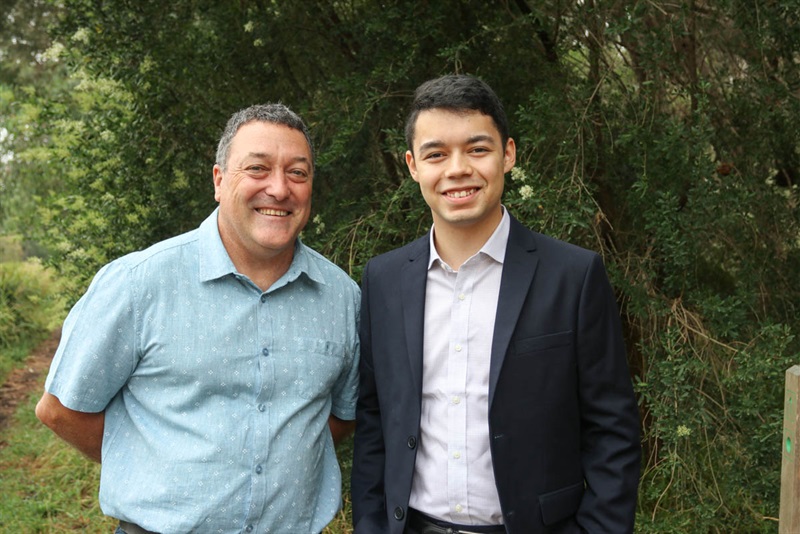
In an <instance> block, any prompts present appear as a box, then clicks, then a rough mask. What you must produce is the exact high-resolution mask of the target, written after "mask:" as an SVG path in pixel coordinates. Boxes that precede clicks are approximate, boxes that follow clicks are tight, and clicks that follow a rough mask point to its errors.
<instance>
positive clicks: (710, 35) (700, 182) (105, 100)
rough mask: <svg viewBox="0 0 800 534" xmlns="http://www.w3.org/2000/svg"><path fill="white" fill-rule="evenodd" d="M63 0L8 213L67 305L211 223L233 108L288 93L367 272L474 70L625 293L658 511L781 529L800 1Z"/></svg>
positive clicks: (510, 202) (708, 526)
mask: <svg viewBox="0 0 800 534" xmlns="http://www.w3.org/2000/svg"><path fill="white" fill-rule="evenodd" d="M19 5H21V4H19ZM54 5H55V4H54ZM59 12H60V13H61V15H62V18H61V21H60V23H59V25H58V27H57V28H56V29H55V30H54V31H53V32H52V33H51V34H50V36H51V38H52V39H54V41H55V42H54V43H52V47H51V48H50V51H51V53H50V54H49V55H48V57H52V58H58V60H57V61H55V60H53V61H52V62H51V63H50V65H51V66H55V65H58V68H54V69H53V71H52V72H51V73H50V74H49V76H51V77H50V78H49V79H50V80H57V81H58V83H57V84H51V85H52V87H53V88H51V89H48V90H45V89H43V87H42V86H40V85H39V84H36V83H32V82H31V80H33V78H31V77H26V76H24V75H23V74H20V73H18V76H17V74H15V76H17V78H15V79H18V80H23V81H24V83H14V84H5V83H4V84H0V116H3V118H4V120H5V119H6V118H8V120H7V122H6V124H8V125H9V126H6V128H7V129H8V132H9V134H8V135H7V136H6V138H5V140H0V156H2V154H3V153H8V152H9V151H11V152H13V154H14V158H13V160H11V161H9V162H6V163H5V164H4V165H5V167H4V169H5V170H7V171H8V172H6V173H5V174H4V175H3V178H2V179H0V188H3V197H2V201H0V202H2V204H0V208H2V209H0V215H2V216H3V217H4V219H3V220H4V221H6V222H5V223H4V224H5V225H6V227H8V226H9V225H11V224H12V223H11V221H14V222H13V228H14V229H15V231H19V232H20V233H25V236H26V238H28V239H30V238H31V237H35V238H36V239H38V240H39V241H41V242H42V243H45V244H46V245H47V246H48V248H49V251H50V253H51V254H52V256H51V261H52V263H53V264H54V265H56V266H57V267H58V269H59V271H60V272H61V273H62V274H63V276H64V277H65V278H66V279H68V280H69V281H70V283H71V291H70V293H69V298H70V299H71V300H74V298H76V296H77V295H78V294H79V293H80V291H81V290H82V288H83V287H85V285H86V283H87V281H88V279H89V278H90V277H91V276H92V275H93V274H94V272H95V271H96V269H97V268H98V267H99V266H100V265H101V264H102V263H105V262H106V261H108V260H110V259H112V258H114V257H117V256H119V255H121V254H123V253H124V252H128V251H130V250H133V249H136V248H141V247H144V246H146V245H149V244H150V243H152V242H154V241H157V240H159V239H162V238H164V237H167V236H170V235H174V234H177V233H179V232H181V231H184V230H186V229H189V228H192V227H194V226H196V225H197V223H198V222H199V221H200V220H201V219H202V218H203V217H205V215H207V213H208V212H209V211H210V210H211V209H212V207H213V198H212V185H211V165H212V164H213V157H214V150H215V143H216V141H217V137H218V135H219V133H220V131H221V129H222V127H223V125H224V123H225V121H226V120H227V118H228V116H229V115H230V114H231V113H232V112H233V111H235V110H236V109H239V108H241V107H244V106H246V105H249V104H252V103H255V102H263V101H275V100H282V101H283V102H285V103H287V104H289V105H290V106H291V107H292V108H293V109H295V110H296V111H298V112H299V113H300V114H301V115H302V116H303V117H304V118H306V120H307V121H308V122H309V124H310V126H311V129H312V131H313V133H314V136H315V142H316V146H317V149H318V161H317V168H316V175H315V183H314V190H315V197H314V216H313V220H312V222H311V223H310V224H309V226H308V227H307V228H306V230H305V231H304V234H303V239H304V240H305V241H306V242H307V243H308V244H310V245H312V246H314V247H315V248H317V249H318V250H320V251H321V252H323V253H325V254H326V255H328V256H329V257H331V258H332V259H333V260H334V261H336V262H337V263H338V264H340V265H341V266H343V267H344V268H345V269H347V270H348V271H349V272H350V273H351V274H352V275H353V276H354V277H355V278H356V279H358V278H359V277H360V273H361V270H362V269H363V266H364V263H365V262H366V261H367V259H368V258H370V257H371V256H373V255H375V254H378V253H381V252H384V251H386V250H389V249H391V248H393V247H396V246H399V245H401V244H403V243H406V242H408V241H410V240H412V239H414V238H416V237H418V236H420V235H422V234H423V233H424V232H425V230H426V229H427V228H428V227H429V225H430V216H429V215H428V210H427V208H426V206H425V204H424V202H423V201H422V198H421V196H420V195H419V192H418V191H417V186H416V184H415V183H414V182H412V181H411V180H409V179H408V178H407V171H406V169H405V163H404V155H403V154H404V151H405V146H404V141H403V135H402V127H403V121H404V114H405V108H406V106H407V104H408V102H409V101H410V98H411V95H412V92H413V89H414V88H415V87H416V86H417V85H418V84H419V83H420V82H422V81H424V80H426V79H429V78H431V77H433V76H436V75H438V74H442V73H446V72H469V73H472V74H477V75H479V76H481V77H482V78H484V79H485V80H486V81H488V82H489V83H490V84H491V85H492V86H493V87H495V88H496V89H497V91H498V93H499V95H500V97H501V98H502V100H503V101H504V103H505V105H506V109H507V111H508V112H509V115H510V116H511V117H512V135H513V137H514V138H515V139H516V141H517V146H518V156H517V167H518V168H517V169H515V170H514V171H513V172H512V174H511V176H510V178H509V180H508V182H507V191H506V196H505V199H504V202H505V204H506V206H507V207H508V208H509V209H510V210H511V211H512V213H514V214H515V215H516V216H517V217H519V218H520V219H521V220H522V221H523V222H525V223H527V224H529V225H530V226H532V227H534V228H535V229H538V230H540V231H542V232H545V233H548V234H551V235H554V236H556V237H561V238H563V239H566V240H568V241H571V242H574V243H577V244H580V245H583V246H585V247H589V248H592V249H595V250H597V251H599V252H600V253H601V254H602V255H603V257H604V259H605V262H606V265H607V267H608V270H609V273H610V275H611V277H612V282H613V284H614V286H615V289H616V291H617V295H618V300H619V304H620V310H621V313H622V317H623V322H624V329H625V335H626V341H627V345H628V351H629V361H630V365H631V370H632V374H633V376H634V381H635V383H636V390H637V394H638V397H639V401H640V407H641V414H642V421H643V429H644V435H643V443H644V447H645V458H644V470H643V478H642V484H641V497H640V503H639V522H638V527H637V529H638V530H639V531H640V532H730V531H744V532H758V531H771V530H774V523H773V522H771V521H769V520H767V519H765V518H770V517H771V518H774V517H776V516H777V506H778V489H779V484H778V480H777V477H778V474H779V472H780V439H781V431H780V421H781V419H782V418H781V402H782V396H781V394H780V390H781V388H782V384H783V380H782V379H781V377H782V374H783V372H784V371H785V369H786V368H788V367H789V366H790V364H792V363H796V362H797V360H798V359H800V341H799V340H798V333H799V332H800V319H798V317H800V313H798V312H799V311H800V310H798V303H799V302H800V289H799V288H798V286H797V284H796V280H798V279H800V210H799V209H798V205H799V203H800V196H799V193H798V183H800V130H798V129H797V128H796V124H795V122H796V118H797V117H798V116H800V99H798V98H797V96H796V91H797V87H800V70H798V69H797V68H796V66H797V64H796V58H797V57H798V54H800V37H798V36H800V32H798V31H797V30H798V27H797V25H798V24H800V19H798V18H797V16H796V14H797V12H798V4H797V1H796V0H780V1H774V2H763V1H757V2H750V1H744V0H724V1H721V2H715V3H709V2H694V1H689V0H686V1H681V2H663V1H659V0H656V1H653V2H627V3H626V2H605V3H601V2H597V1H595V0H587V1H584V2H571V3H570V2H567V3H565V2H560V1H555V0H552V1H547V2H532V1H530V0H528V1H526V0H521V1H516V2H507V3H496V4H495V3H486V2H477V1H455V0H444V1H442V2H428V3H425V4H424V5H416V4H414V5H411V4H409V3H407V2H401V1H398V0H394V1H387V2H382V3H379V4H378V3H372V2H364V1H362V0H347V1H342V2H288V1H283V0H275V1H271V2H251V1H246V2H238V3H233V4H227V3H219V2H211V1H209V0H200V1H196V0H193V1H192V2H188V1H182V0H179V1H176V2H169V3H163V2H156V1H155V0H146V1H142V2H137V3H135V4H131V3H129V2H116V1H108V0H105V1H102V2H101V1H99V0H67V1H66V2H63V10H59ZM3 46H6V47H7V45H3V43H2V42H0V49H2V47H3ZM40 46H44V45H40ZM46 46H48V47H50V46H51V43H50V42H49V41H47V43H46ZM67 67H68V68H69V77H67V75H66V68H67ZM9 72H10V71H9ZM59 76H60V77H59ZM54 88H61V89H58V90H56V89H54ZM67 88H73V89H74V90H72V91H68V90H66V89H67ZM8 177H11V178H8ZM35 178H40V179H39V180H37V179H35ZM9 184H10V185H9ZM8 192H13V195H7V193H8ZM7 198H8V199H9V200H6V199H7ZM34 208H36V209H34ZM23 221H24V223H23Z"/></svg>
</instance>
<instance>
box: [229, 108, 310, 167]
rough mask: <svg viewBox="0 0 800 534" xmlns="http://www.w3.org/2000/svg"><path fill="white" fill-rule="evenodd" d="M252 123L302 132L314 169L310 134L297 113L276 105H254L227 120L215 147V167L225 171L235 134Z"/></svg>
mask: <svg viewBox="0 0 800 534" xmlns="http://www.w3.org/2000/svg"><path fill="white" fill-rule="evenodd" d="M253 121H259V122H271V123H272V124H282V125H284V126H288V127H289V128H292V129H293V130H297V131H299V132H302V134H303V135H304V136H305V138H306V142H308V149H309V151H310V152H311V168H312V170H313V169H314V145H313V144H312V143H311V134H309V132H308V127H307V126H306V124H305V123H304V122H303V119H301V118H300V117H299V116H298V115H297V113H295V112H294V111H292V110H291V109H289V108H288V107H287V106H285V105H283V104H281V103H277V104H256V105H255V106H250V107H249V108H245V109H241V110H239V111H237V112H236V113H234V114H233V115H232V116H231V118H230V119H228V124H226V125H225V131H223V132H222V137H220V139H219V145H217V165H219V166H220V167H221V168H222V170H223V171H224V170H226V169H227V166H228V156H230V153H231V143H232V142H233V138H234V136H235V135H236V132H238V131H239V128H241V127H242V126H244V125H245V124H247V123H249V122H253Z"/></svg>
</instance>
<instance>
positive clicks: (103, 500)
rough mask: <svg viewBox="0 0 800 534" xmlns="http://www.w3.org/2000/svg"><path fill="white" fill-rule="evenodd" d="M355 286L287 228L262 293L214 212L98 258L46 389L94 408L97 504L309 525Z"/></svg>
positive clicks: (331, 465)
mask: <svg viewBox="0 0 800 534" xmlns="http://www.w3.org/2000/svg"><path fill="white" fill-rule="evenodd" d="M359 306H360V296H359V289H358V286H357V285H356V284H355V283H354V282H353V281H352V280H351V279H350V278H349V277H348V276H347V275H346V274H345V273H344V272H343V271H342V270H341V269H339V268H338V267H336V266H335V265H334V264H332V263H331V262H329V261H328V260H326V259H325V258H323V257H322V256H320V255H319V254H317V253H316V252H314V251H313V250H311V249H309V248H308V247H306V246H304V245H303V244H302V243H300V242H299V241H298V242H297V245H296V248H295V254H294V259H293V261H292V264H291V266H290V267H289V270H288V271H287V272H286V274H284V275H283V277H281V278H280V279H279V280H278V281H277V282H275V284H273V286H272V287H270V288H269V290H268V291H265V292H262V291H261V290H260V289H259V288H258V287H257V286H256V285H255V284H253V283H252V282H251V281H250V280H249V279H248V278H247V277H245V276H243V275H241V274H238V273H237V272H236V269H235V268H234V266H233V263H232V262H231V260H230V258H229V256H228V254H227V253H226V251H225V248H224V246H223V244H222V241H221V239H220V236H219V231H218V229H217V212H216V211H215V212H214V213H213V214H212V215H211V216H210V217H209V218H208V219H206V220H205V221H204V222H203V223H202V224H201V225H200V227H199V228H198V229H196V230H194V231H191V232H188V233H186V234H183V235H180V236H177V237H174V238H172V239H168V240H166V241H163V242H161V243H158V244H156V245H154V246H152V247H150V248H148V249H146V250H143V251H140V252H135V253H132V254H129V255H127V256H124V257H122V258H120V259H118V260H116V261H113V262H111V263H110V264H108V265H106V266H105V267H103V269H101V270H100V271H99V272H98V274H97V276H96V277H95V279H94V281H93V282H92V284H91V286H90V287H89V289H88V291H87V292H86V294H85V295H84V296H83V297H82V298H81V299H80V301H78V303H77V304H76V305H75V307H74V308H73V309H72V311H71V312H70V314H69V316H68V317H67V320H66V322H65V323H64V328H63V332H62V340H61V344H60V346H59V348H58V351H57V352H56V355H55V358H54V360H53V364H52V367H51V369H50V373H49V375H48V377H47V383H46V385H45V388H46V389H47V391H48V392H50V393H52V394H53V395H55V396H56V397H58V398H59V400H60V401H61V402H62V403H63V404H64V405H65V406H67V407H68V408H71V409H73V410H78V411H83V412H99V411H102V410H105V411H106V416H105V431H104V436H103V449H102V458H103V463H102V469H101V480H100V504H101V508H102V509H103V512H104V513H105V514H107V515H109V516H112V517H116V518H118V519H123V520H126V521H130V522H132V523H136V524H138V525H139V526H141V527H144V528H145V529H148V530H153V531H157V532H162V533H165V534H170V533H181V534H185V533H187V532H204V533H205V532H209V533H212V532H225V533H229V532H270V533H281V534H283V533H306V532H311V533H318V532H320V531H321V530H322V529H323V528H324V527H325V525H327V524H328V523H329V522H330V520H331V519H332V518H333V517H334V515H335V514H336V513H337V511H338V510H339V508H340V505H341V474H340V471H339V465H338V463H337V461H336V455H335V451H334V447H333V440H332V438H331V434H330V432H329V430H328V426H327V422H328V415H329V414H330V413H332V414H333V415H335V416H337V417H339V418H340V419H345V420H352V419H354V418H355V403H356V397H357V384H358V377H357V372H358V371H357V369H358V353H359V347H358V334H357V332H358V325H357V324H356V323H357V318H358V312H359Z"/></svg>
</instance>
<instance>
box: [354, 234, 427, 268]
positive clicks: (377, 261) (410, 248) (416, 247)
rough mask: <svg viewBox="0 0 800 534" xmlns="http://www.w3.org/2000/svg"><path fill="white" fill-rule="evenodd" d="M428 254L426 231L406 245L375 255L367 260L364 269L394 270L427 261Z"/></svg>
mask: <svg viewBox="0 0 800 534" xmlns="http://www.w3.org/2000/svg"><path fill="white" fill-rule="evenodd" d="M429 255H430V234H429V233H426V234H425V235H423V236H422V237H419V238H417V239H416V240H414V241H412V242H411V243H408V244H407V245H404V246H402V247H400V248H396V249H394V250H390V251H389V252H385V253H383V254H380V255H378V256H375V257H374V258H372V259H371V260H369V261H368V262H367V266H366V269H367V270H369V272H370V273H371V274H377V273H382V272H386V271H394V270H396V269H399V268H401V267H403V266H404V265H407V264H409V263H414V262H418V261H422V262H427V261H428V257H429Z"/></svg>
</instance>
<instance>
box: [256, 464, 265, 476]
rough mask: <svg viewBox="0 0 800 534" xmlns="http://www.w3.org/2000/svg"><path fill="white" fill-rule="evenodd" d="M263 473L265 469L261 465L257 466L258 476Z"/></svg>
mask: <svg viewBox="0 0 800 534" xmlns="http://www.w3.org/2000/svg"><path fill="white" fill-rule="evenodd" d="M263 471H264V468H263V467H261V466H260V465H257V466H256V474H257V475H260V474H261V473H262V472H263Z"/></svg>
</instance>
